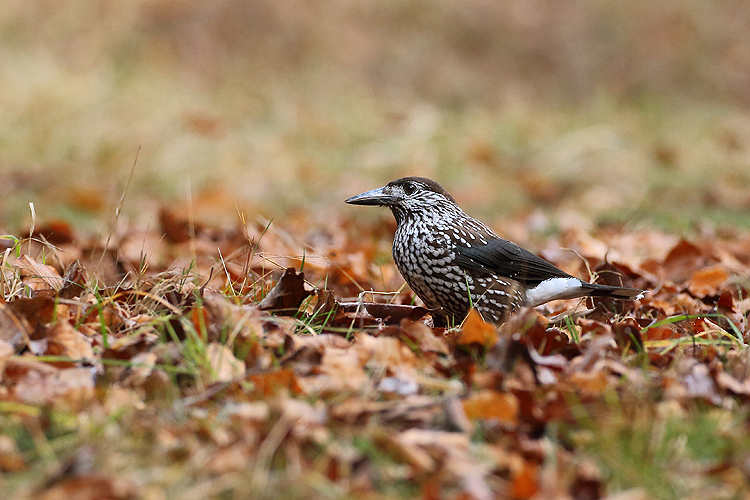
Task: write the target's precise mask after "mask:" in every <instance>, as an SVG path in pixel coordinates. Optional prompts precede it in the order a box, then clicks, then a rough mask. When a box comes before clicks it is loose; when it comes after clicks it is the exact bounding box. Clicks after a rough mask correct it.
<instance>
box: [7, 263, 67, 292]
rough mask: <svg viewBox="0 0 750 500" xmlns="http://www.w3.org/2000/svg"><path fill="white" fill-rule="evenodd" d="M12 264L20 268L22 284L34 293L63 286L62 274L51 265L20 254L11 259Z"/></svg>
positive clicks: (53, 290)
mask: <svg viewBox="0 0 750 500" xmlns="http://www.w3.org/2000/svg"><path fill="white" fill-rule="evenodd" d="M13 265H14V266H16V267H17V268H19V269H20V271H21V272H20V275H21V280H22V281H23V283H24V285H26V286H28V287H29V288H31V289H32V290H33V291H34V292H36V293H45V292H47V293H50V292H52V293H54V292H58V291H60V289H61V288H62V286H63V279H62V276H60V274H59V273H58V272H57V269H55V268H54V267H52V266H48V265H46V264H39V263H38V262H36V261H34V260H32V259H31V258H29V257H28V256H27V255H21V256H20V257H18V258H17V259H16V260H14V261H13Z"/></svg>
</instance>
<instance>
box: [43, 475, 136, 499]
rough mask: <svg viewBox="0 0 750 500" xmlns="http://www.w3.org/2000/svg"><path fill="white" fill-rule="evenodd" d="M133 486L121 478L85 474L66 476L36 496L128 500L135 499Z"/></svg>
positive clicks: (45, 497) (44, 497)
mask: <svg viewBox="0 0 750 500" xmlns="http://www.w3.org/2000/svg"><path fill="white" fill-rule="evenodd" d="M136 494H137V489H136V487H135V485H134V484H132V483H130V482H129V481H127V480H126V479H124V478H122V477H113V476H105V475H98V474H85V475H75V476H66V477H63V478H62V479H60V480H59V481H57V482H55V483H54V484H53V485H51V486H48V487H47V489H45V491H43V492H41V493H40V494H38V495H37V497H36V498H38V499H39V500H68V499H70V498H75V499H76V500H102V499H107V500H129V499H133V498H136V496H137V495H136Z"/></svg>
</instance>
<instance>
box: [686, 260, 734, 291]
mask: <svg viewBox="0 0 750 500" xmlns="http://www.w3.org/2000/svg"><path fill="white" fill-rule="evenodd" d="M728 279H729V273H728V272H727V270H726V269H725V268H724V266H722V265H715V266H711V267H707V268H705V269H701V270H699V271H696V272H695V273H693V275H692V276H691V277H690V281H689V283H688V291H689V292H690V293H691V294H692V295H693V296H695V297H705V296H707V295H717V294H718V293H719V289H720V287H721V285H723V284H724V283H725V282H726V281H727V280H728Z"/></svg>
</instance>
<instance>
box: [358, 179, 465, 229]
mask: <svg viewBox="0 0 750 500" xmlns="http://www.w3.org/2000/svg"><path fill="white" fill-rule="evenodd" d="M346 203H350V204H352V205H380V206H386V207H389V208H390V209H391V210H392V211H393V214H394V215H395V216H396V220H397V221H399V222H401V221H402V220H404V218H406V217H408V216H409V215H419V214H424V213H427V212H429V211H431V210H433V209H434V208H436V207H445V206H446V205H449V206H451V207H453V206H455V207H456V208H457V207H458V205H456V200H454V199H453V197H452V196H451V195H450V194H449V193H448V191H446V190H445V189H443V186H441V185H440V184H438V183H437V182H435V181H433V180H431V179H426V178H424V177H403V178H401V179H396V180H395V181H391V182H389V183H388V184H386V185H385V186H383V187H381V188H377V189H373V190H371V191H366V192H364V193H362V194H358V195H357V196H352V197H351V198H349V199H348V200H346Z"/></svg>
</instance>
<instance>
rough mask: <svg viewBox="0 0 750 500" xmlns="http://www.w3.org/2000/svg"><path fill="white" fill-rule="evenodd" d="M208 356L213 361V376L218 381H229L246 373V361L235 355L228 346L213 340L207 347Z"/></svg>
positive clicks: (210, 361)
mask: <svg viewBox="0 0 750 500" xmlns="http://www.w3.org/2000/svg"><path fill="white" fill-rule="evenodd" d="M206 357H208V361H209V363H211V372H212V378H213V380H215V381H218V382H229V381H230V380H232V379H233V378H235V377H239V376H240V375H242V374H243V373H245V362H244V361H242V360H239V359H237V358H235V357H234V353H232V350H231V349H229V348H228V347H227V346H225V345H222V344H219V343H217V342H211V343H209V344H208V347H207V348H206Z"/></svg>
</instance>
